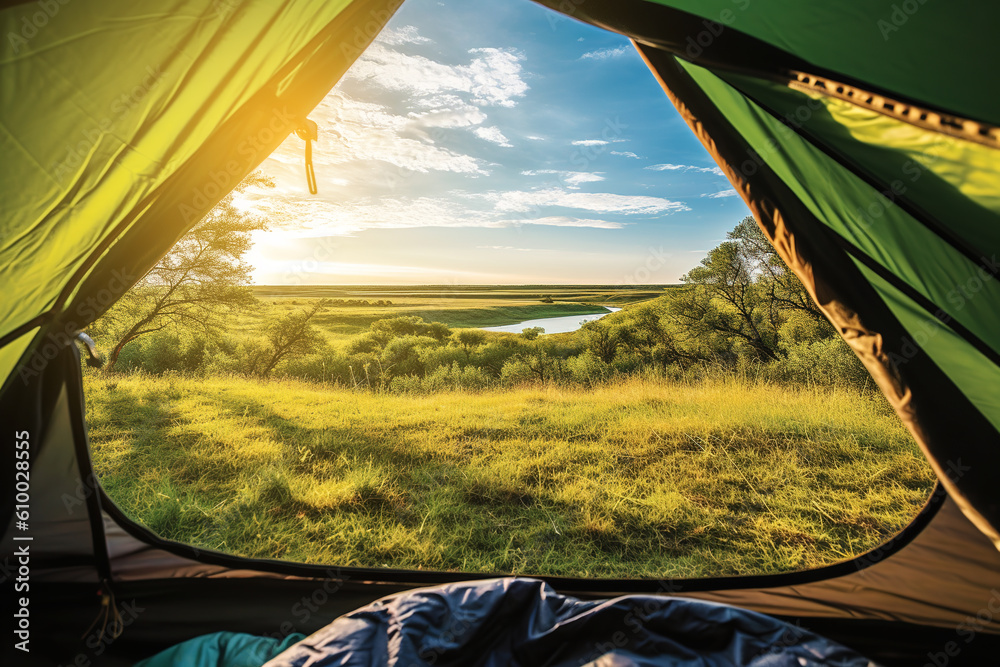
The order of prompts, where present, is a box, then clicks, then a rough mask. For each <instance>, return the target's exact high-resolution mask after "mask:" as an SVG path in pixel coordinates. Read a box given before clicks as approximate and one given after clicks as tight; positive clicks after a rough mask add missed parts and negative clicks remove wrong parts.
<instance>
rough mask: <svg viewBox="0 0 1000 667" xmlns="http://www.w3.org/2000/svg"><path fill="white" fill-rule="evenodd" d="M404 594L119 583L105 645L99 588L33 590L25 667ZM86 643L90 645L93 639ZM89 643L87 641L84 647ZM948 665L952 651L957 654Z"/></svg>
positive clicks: (327, 614)
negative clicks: (110, 637) (97, 624)
mask: <svg viewBox="0 0 1000 667" xmlns="http://www.w3.org/2000/svg"><path fill="white" fill-rule="evenodd" d="M397 590H399V589H398V588H396V587H393V586H389V585H372V584H364V583H360V582H359V583H352V582H347V583H346V584H345V585H343V586H342V587H341V588H339V589H337V590H333V589H332V586H331V587H328V589H326V590H325V589H324V588H323V587H322V584H320V585H317V583H316V582H314V581H284V580H274V579H253V580H247V579H163V580H153V581H143V582H121V583H118V584H116V585H115V594H116V599H117V603H118V607H119V609H121V610H122V618H123V621H124V624H125V628H124V631H123V633H122V634H121V636H119V637H118V638H117V639H116V640H114V641H112V642H106V643H100V642H99V641H98V640H97V639H96V637H95V633H94V631H91V632H90V634H87V628H88V626H89V625H90V624H91V623H92V622H93V620H94V618H95V617H97V615H98V612H99V611H100V602H99V600H98V599H97V598H96V596H95V595H94V587H93V586H91V585H83V584H62V585H58V584H40V583H37V584H36V583H32V587H31V614H32V636H31V649H32V650H31V654H30V655H29V656H26V655H25V654H20V655H18V656H17V657H16V658H15V662H13V663H10V662H7V663H6V664H18V665H22V664H24V665H34V664H38V665H50V666H51V665H65V666H69V665H73V666H74V667H91V666H107V667H118V666H119V665H121V666H125V665H131V664H133V663H134V662H135V661H137V660H140V659H142V658H144V657H147V656H149V655H152V654H154V653H156V652H158V651H160V650H162V649H164V648H166V647H168V646H171V645H173V644H176V643H178V642H181V641H184V640H186V639H190V638H192V637H196V636H198V635H201V634H205V633H209V632H217V631H221V630H229V631H234V632H249V633H252V634H259V635H271V636H284V635H287V634H289V633H291V632H303V633H306V634H309V633H311V632H314V631H315V630H317V629H319V628H321V627H323V626H324V625H326V624H327V623H329V622H330V621H332V620H333V619H335V618H336V617H338V616H340V615H342V614H344V613H346V612H348V611H351V610H352V609H356V608H357V607H360V606H362V605H365V604H367V603H369V602H371V601H372V600H375V599H377V598H379V597H382V596H384V595H388V594H390V593H393V592H396V591H397ZM783 620H786V621H789V622H792V623H796V622H798V623H800V624H801V625H802V626H803V627H805V628H808V629H810V630H812V631H814V632H817V633H819V634H821V635H824V636H826V637H829V638H831V639H833V640H835V641H838V642H840V643H842V644H844V645H846V646H849V647H851V648H853V649H855V650H856V651H858V652H859V653H861V654H863V655H865V656H867V657H869V658H871V659H873V660H875V661H877V662H879V663H881V664H883V665H885V666H886V667H896V666H899V667H903V666H906V667H912V666H914V665H924V664H931V665H942V666H943V665H948V666H949V667H954V666H957V665H959V666H960V665H970V666H972V665H977V666H981V665H986V664H994V663H995V660H996V656H997V655H1000V636H998V635H987V634H978V635H975V636H974V637H973V638H972V639H971V640H970V641H966V640H967V639H969V637H968V633H963V634H959V633H956V630H955V629H954V628H938V627H929V626H917V625H912V624H907V623H901V622H892V621H871V620H857V619H826V618H798V619H797V618H784V619H783ZM85 635H86V638H83V637H85ZM81 638H83V639H81ZM956 649H957V654H956V655H949V654H948V651H951V652H952V653H956Z"/></svg>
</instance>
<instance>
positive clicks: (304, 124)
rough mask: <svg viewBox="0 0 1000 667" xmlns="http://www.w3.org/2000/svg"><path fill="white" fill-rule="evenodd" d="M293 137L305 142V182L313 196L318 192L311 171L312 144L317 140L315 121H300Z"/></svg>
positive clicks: (314, 177) (317, 129)
mask: <svg viewBox="0 0 1000 667" xmlns="http://www.w3.org/2000/svg"><path fill="white" fill-rule="evenodd" d="M295 136H297V137H298V138H299V139H302V140H304V141H305V142H306V182H307V183H308V184H309V194H311V195H314V194H316V193H317V192H319V190H318V189H317V188H316V170H315V169H313V151H312V142H314V141H316V140H317V139H318V138H319V127H317V125H316V121H314V120H309V119H308V118H305V119H303V120H302V121H300V123H299V126H298V128H296V130H295Z"/></svg>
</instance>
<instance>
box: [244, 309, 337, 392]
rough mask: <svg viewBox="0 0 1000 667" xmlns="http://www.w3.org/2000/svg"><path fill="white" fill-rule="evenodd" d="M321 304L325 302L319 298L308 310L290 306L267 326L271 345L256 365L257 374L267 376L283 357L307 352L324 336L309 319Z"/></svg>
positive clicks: (318, 310)
mask: <svg viewBox="0 0 1000 667" xmlns="http://www.w3.org/2000/svg"><path fill="white" fill-rule="evenodd" d="M324 306H326V302H325V301H324V300H322V299H320V300H319V301H317V302H316V304H315V305H313V307H312V308H311V309H310V310H293V311H292V312H290V313H288V314H286V315H284V316H282V317H280V318H278V320H277V321H275V322H273V323H271V324H270V325H269V326H268V327H267V334H266V335H267V340H268V342H269V343H270V344H271V347H270V349H269V350H268V351H267V352H265V356H264V358H263V359H262V361H261V364H260V366H258V368H257V369H256V373H257V375H260V376H261V377H267V376H268V375H270V374H271V371H273V370H274V368H275V366H277V365H278V363H279V362H281V361H282V360H283V359H286V358H291V357H295V356H299V355H303V354H309V353H310V352H312V351H313V350H314V349H316V347H318V346H319V345H320V344H321V343H322V341H323V337H322V336H321V335H320V333H319V331H318V330H317V329H316V327H314V326H313V325H312V324H311V320H312V319H313V318H314V317H316V315H317V314H318V313H319V312H320V310H322V309H323V307H324Z"/></svg>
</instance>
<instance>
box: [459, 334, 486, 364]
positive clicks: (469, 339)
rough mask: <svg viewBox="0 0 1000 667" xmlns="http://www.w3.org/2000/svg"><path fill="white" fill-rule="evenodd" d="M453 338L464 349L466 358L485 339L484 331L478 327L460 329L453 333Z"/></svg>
mask: <svg viewBox="0 0 1000 667" xmlns="http://www.w3.org/2000/svg"><path fill="white" fill-rule="evenodd" d="M455 338H456V340H458V344H459V345H461V346H462V349H463V350H465V357H466V359H468V358H469V357H470V356H471V355H472V350H473V349H475V348H477V347H479V346H480V345H482V344H483V342H484V341H485V340H486V333H485V332H483V331H480V330H479V329H462V330H461V331H459V332H458V333H457V334H455Z"/></svg>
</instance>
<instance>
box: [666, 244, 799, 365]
mask: <svg viewBox="0 0 1000 667" xmlns="http://www.w3.org/2000/svg"><path fill="white" fill-rule="evenodd" d="M737 229H739V227H737ZM728 236H729V238H730V239H733V238H734V237H733V232H730V234H729V235H728ZM746 250H747V248H746V246H745V245H743V244H741V243H740V241H739V240H729V241H725V242H723V243H721V244H720V245H718V246H717V247H715V248H713V249H712V250H710V251H709V253H708V257H706V258H705V259H703V260H702V262H701V266H698V267H695V268H693V269H691V271H689V272H688V273H687V274H686V275H684V276H682V277H681V280H682V281H684V282H685V283H687V284H688V285H689V286H690V287H689V288H688V289H687V290H683V291H679V292H678V293H677V294H676V296H675V298H673V299H672V303H671V305H672V306H673V307H672V309H671V310H672V313H674V314H675V315H676V317H677V318H678V319H679V320H680V321H681V322H682V323H684V324H686V326H688V327H689V328H691V329H693V330H696V331H697V330H703V331H705V332H706V333H709V332H714V333H720V334H723V335H724V336H726V337H729V338H734V339H737V340H740V341H742V342H743V343H744V344H745V345H746V346H747V347H749V348H750V350H752V352H753V353H754V354H755V355H756V356H757V357H759V358H761V359H767V360H773V359H777V358H778V356H779V353H778V323H777V322H775V318H774V315H775V310H774V308H773V307H772V305H771V303H770V301H769V299H768V298H767V296H768V294H767V291H766V290H765V289H762V288H761V286H760V285H758V284H756V282H755V280H754V279H755V273H756V272H757V271H758V270H759V268H760V266H759V257H758V256H757V255H754V254H752V253H748V252H747V251H746Z"/></svg>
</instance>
